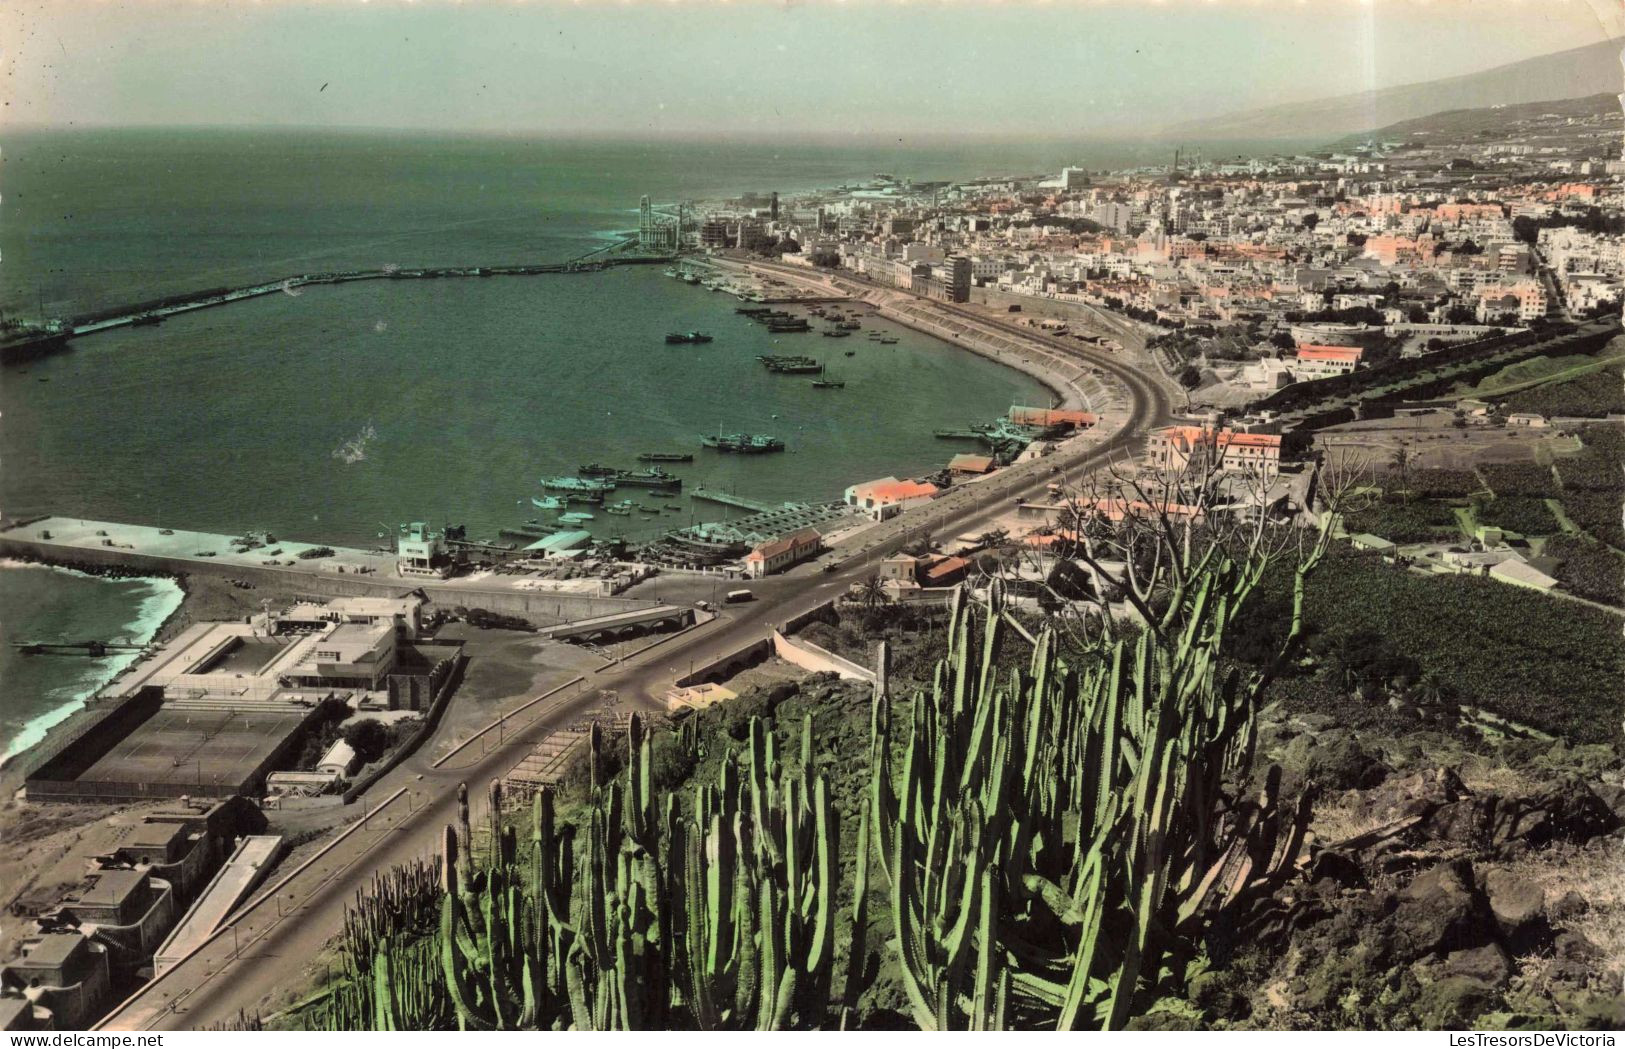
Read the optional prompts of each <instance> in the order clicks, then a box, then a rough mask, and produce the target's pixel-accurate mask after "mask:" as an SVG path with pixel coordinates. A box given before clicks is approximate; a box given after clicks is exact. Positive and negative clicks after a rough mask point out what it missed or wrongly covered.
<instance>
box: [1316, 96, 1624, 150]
mask: <svg viewBox="0 0 1625 1049" xmlns="http://www.w3.org/2000/svg"><path fill="white" fill-rule="evenodd" d="M1620 119H1621V118H1620V107H1619V96H1618V95H1616V94H1606V93H1605V94H1599V95H1586V96H1585V97H1584V98H1564V99H1558V100H1555V101H1542V102H1520V103H1518V104H1516V105H1506V106H1491V107H1489V108H1485V109H1449V110H1445V111H1444V112H1442V113H1430V114H1428V115H1427V116H1425V117H1415V118H1413V119H1411V120H1401V121H1400V122H1399V123H1397V124H1389V125H1388V126H1387V127H1381V128H1376V129H1374V130H1366V131H1361V132H1360V133H1358V134H1355V135H1349V136H1346V137H1345V138H1344V139H1343V140H1342V141H1340V142H1335V143H1333V144H1332V145H1333V146H1334V147H1338V148H1347V147H1349V146H1355V145H1359V144H1360V143H1362V142H1366V141H1368V140H1369V141H1375V142H1403V141H1405V140H1407V139H1409V138H1411V137H1412V136H1413V135H1414V136H1417V137H1421V138H1425V139H1427V144H1428V145H1430V146H1439V145H1444V144H1450V143H1454V142H1465V141H1469V140H1473V139H1482V138H1486V137H1490V136H1496V137H1501V138H1504V137H1506V136H1507V135H1508V134H1509V133H1512V132H1515V131H1517V130H1519V129H1524V128H1529V127H1532V126H1537V125H1553V126H1555V125H1557V124H1559V123H1561V122H1562V121H1565V120H1577V121H1586V122H1587V126H1594V125H1596V124H1602V125H1613V126H1616V127H1617V126H1618V125H1619V124H1620Z"/></svg>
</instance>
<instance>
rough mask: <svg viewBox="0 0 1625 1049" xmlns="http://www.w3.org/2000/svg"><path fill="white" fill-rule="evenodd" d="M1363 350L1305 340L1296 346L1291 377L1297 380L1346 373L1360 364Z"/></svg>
mask: <svg viewBox="0 0 1625 1049" xmlns="http://www.w3.org/2000/svg"><path fill="white" fill-rule="evenodd" d="M1364 354H1365V350H1364V349H1363V348H1361V347H1359V346H1326V345H1322V344H1319V343H1312V342H1306V343H1303V344H1302V345H1300V346H1299V347H1298V350H1297V359H1296V360H1295V361H1294V362H1293V365H1292V377H1293V378H1294V379H1296V380H1297V381H1298V382H1307V381H1308V380H1310V379H1324V378H1326V377H1327V376H1330V375H1347V374H1348V373H1349V372H1351V371H1353V370H1354V369H1355V368H1358V367H1359V366H1360V358H1361V357H1362V356H1363V355H1364Z"/></svg>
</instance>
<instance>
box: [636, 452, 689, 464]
mask: <svg viewBox="0 0 1625 1049" xmlns="http://www.w3.org/2000/svg"><path fill="white" fill-rule="evenodd" d="M693 461H694V453H693V452H639V453H638V462H640V463H691V462H693Z"/></svg>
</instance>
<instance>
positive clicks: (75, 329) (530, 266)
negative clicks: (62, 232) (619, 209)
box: [0, 237, 676, 363]
mask: <svg viewBox="0 0 1625 1049" xmlns="http://www.w3.org/2000/svg"><path fill="white" fill-rule="evenodd" d="M636 245H637V238H635V237H634V238H630V239H627V240H622V241H617V242H616V243H614V244H608V245H605V246H604V247H602V248H597V249H595V250H593V251H590V252H588V253H587V254H585V255H578V256H576V257H575V258H572V259H568V260H566V261H564V262H544V263H523V264H513V265H502V266H433V267H421V266H420V267H405V266H399V267H398V266H385V267H380V268H378V269H366V270H343V271H337V272H325V273H299V274H293V275H291V276H287V277H281V278H278V279H276V280H269V281H261V282H259V283H256V284H249V285H244V286H241V287H235V288H206V289H202V290H199V291H190V292H182V293H180V294H177V295H166V296H164V297H163V298H160V299H149V300H147V301H145V302H139V303H130V304H126V305H122V306H113V307H110V308H107V309H103V310H96V311H94V312H91V313H82V314H79V315H78V316H75V317H70V318H68V319H67V320H65V321H61V322H57V324H56V327H55V328H53V330H52V332H51V333H50V334H49V335H48V336H47V335H43V334H42V335H41V336H40V337H39V338H36V339H31V340H26V341H24V342H19V343H15V344H11V345H6V346H0V363H9V362H11V361H12V360H21V359H23V358H24V357H25V356H33V355H36V354H37V353H39V352H50V351H51V350H54V349H61V348H63V347H64V346H66V344H67V341H68V340H70V339H76V338H79V337H81V336H85V335H94V334H96V333H97V332H104V331H111V330H113V329H115V328H129V327H139V326H145V325H154V324H161V323H163V321H164V320H166V319H167V318H169V317H173V316H177V315H179V314H182V313H191V312H193V311H196V310H204V309H209V308H211V307H215V306H224V305H227V304H229V303H233V302H241V301H243V300H245V299H254V298H260V297H263V296H266V295H275V294H278V293H282V294H286V295H298V294H299V293H300V290H301V289H303V288H307V287H311V286H312V285H322V284H351V283H354V282H356V281H373V280H437V279H440V278H453V277H530V276H539V275H543V274H550V273H597V272H600V271H602V270H606V269H610V268H612V267H615V266H649V265H657V264H662V263H669V262H671V261H672V260H673V259H675V258H676V256H675V255H669V254H668V255H646V254H615V253H616V252H625V251H628V250H629V249H632V248H634V247H635V246H636Z"/></svg>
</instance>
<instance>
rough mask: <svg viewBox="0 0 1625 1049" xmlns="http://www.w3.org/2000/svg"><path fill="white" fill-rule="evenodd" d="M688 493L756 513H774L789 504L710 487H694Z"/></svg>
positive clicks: (708, 500) (711, 501)
mask: <svg viewBox="0 0 1625 1049" xmlns="http://www.w3.org/2000/svg"><path fill="white" fill-rule="evenodd" d="M688 494H689V495H691V496H693V497H694V498H696V499H704V500H705V501H706V502H710V503H721V504H722V505H723V506H733V507H737V508H739V509H740V510H749V511H750V512H751V513H756V514H767V513H772V512H773V511H775V510H782V509H784V508H785V506H786V505H788V504H785V503H764V502H763V501H762V500H760V499H747V498H745V497H744V496H742V495H734V494H732V493H730V492H719V491H714V490H712V489H710V488H694V489H691V490H690V491H689V493H688Z"/></svg>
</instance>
